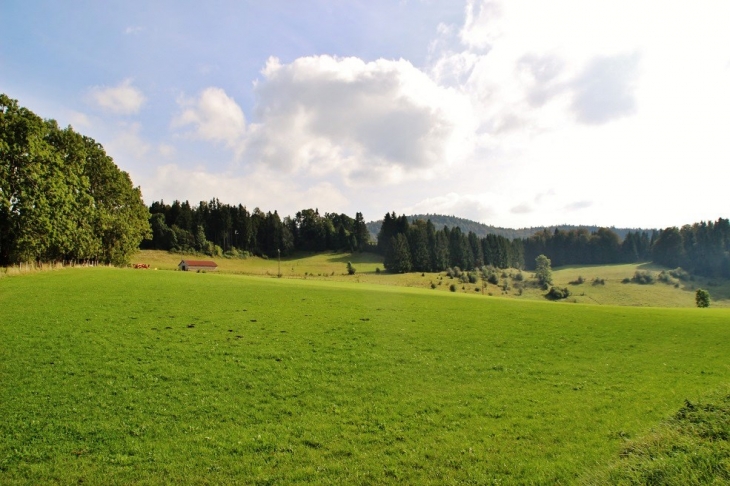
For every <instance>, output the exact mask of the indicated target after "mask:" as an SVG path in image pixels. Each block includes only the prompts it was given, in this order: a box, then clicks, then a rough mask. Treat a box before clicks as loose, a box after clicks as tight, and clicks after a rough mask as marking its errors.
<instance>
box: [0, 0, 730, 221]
mask: <svg viewBox="0 0 730 486" xmlns="http://www.w3.org/2000/svg"><path fill="white" fill-rule="evenodd" d="M201 5H203V4H201V3H200V2H192V1H173V0H160V1H136V0H127V1H124V2H117V1H109V2H93V1H80V0H68V1H64V2H59V1H44V0H32V1H28V0H22V1H17V0H4V1H3V2H1V3H0V22H1V23H2V25H3V28H2V29H0V92H3V93H5V94H7V95H8V96H10V97H11V98H13V99H17V100H18V101H19V103H20V105H21V106H25V107H27V108H29V109H30V110H32V111H34V112H35V113H36V114H38V115H40V116H42V117H43V118H53V119H55V120H57V121H58V122H59V124H60V125H61V126H67V125H71V126H72V127H73V128H74V129H75V130H76V131H78V132H80V133H82V134H84V135H87V136H90V137H92V138H94V139H95V140H96V141H97V142H99V143H101V144H103V145H104V147H105V149H106V151H107V153H108V154H109V155H111V156H112V157H113V159H114V161H115V162H116V164H117V165H118V166H119V167H120V168H121V169H122V170H124V171H126V172H128V173H129V174H130V176H131V178H132V181H133V183H134V184H135V186H140V187H141V189H142V193H143V197H144V199H145V202H146V203H147V204H150V203H152V202H153V201H159V200H164V201H165V202H167V203H171V202H172V201H173V200H176V199H177V200H181V201H184V200H189V201H190V202H191V203H192V204H197V202H198V201H201V200H205V201H208V200H210V199H212V198H218V199H219V200H220V201H221V202H224V203H228V204H239V203H240V204H243V205H245V206H247V207H248V208H249V209H250V210H253V209H254V208H255V207H258V208H260V209H261V210H263V211H274V210H278V212H279V214H280V215H281V216H282V217H283V216H285V215H294V214H295V213H296V212H297V211H299V210H301V209H306V208H317V209H319V211H320V213H325V212H330V213H346V214H348V215H350V216H353V217H354V215H355V213H356V212H362V213H363V215H364V217H365V219H366V220H367V221H371V220H377V219H381V218H382V217H383V215H384V214H385V213H386V212H392V211H395V212H396V213H397V214H415V213H437V214H446V215H455V216H459V217H464V218H468V219H472V220H475V221H480V222H483V223H486V224H491V225H495V226H502V227H511V228H521V227H531V226H542V225H554V224H585V225H600V226H616V227H632V228H663V227H668V226H681V225H684V224H691V223H694V222H698V221H702V220H705V221H707V220H716V219H717V218H719V217H725V218H726V217H728V216H730V197H728V194H729V193H730V191H729V190H728V188H729V187H730V29H728V28H727V19H729V18H730V2H716V1H699V2H688V1H687V2H685V1H675V0H665V1H661V2H659V1H650V0H647V1H636V0H631V1H624V0H610V1H609V0H606V1H604V0H591V1H590V2H586V1H582V0H553V1H550V2H545V1H544V0H509V1H507V0H504V1H501V0H494V1H480V0H466V1H457V0H392V1H386V0H368V1H365V0H353V1H348V0H330V1H325V0H313V1H308V2H301V1H294V0H289V1H285V0H267V1H266V2H261V1H258V0H238V1H234V0H217V1H216V0H213V1H210V2H205V4H204V6H201Z"/></svg>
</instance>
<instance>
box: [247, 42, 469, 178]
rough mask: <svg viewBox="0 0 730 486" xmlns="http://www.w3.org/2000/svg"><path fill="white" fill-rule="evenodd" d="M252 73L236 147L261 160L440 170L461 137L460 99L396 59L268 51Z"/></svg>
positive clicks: (325, 167) (389, 173)
mask: <svg viewBox="0 0 730 486" xmlns="http://www.w3.org/2000/svg"><path fill="white" fill-rule="evenodd" d="M262 75H263V79H262V80H260V81H259V82H258V83H257V85H256V88H255V95H256V102H257V105H256V110H255V115H256V118H257V123H256V124H255V125H252V126H251V129H252V130H251V133H250V135H249V136H248V137H247V138H246V142H245V146H244V149H245V150H244V152H245V154H246V156H247V157H248V158H249V159H251V160H260V161H261V162H263V163H264V164H266V165H267V166H268V167H272V168H277V169H284V170H292V171H297V170H302V171H305V172H308V173H312V174H320V175H321V174H326V173H330V172H333V171H334V172H337V173H339V174H342V175H343V176H344V177H345V178H346V179H347V180H348V181H349V182H350V183H357V182H363V180H365V179H368V180H370V181H375V180H377V181H385V182H394V181H398V180H402V179H403V178H407V177H428V176H430V175H433V174H434V173H435V172H438V171H439V170H443V169H444V168H445V167H447V166H448V165H449V164H450V163H453V162H454V161H455V160H458V158H459V157H460V156H462V155H463V153H464V149H465V148H467V147H468V144H469V143H470V142H469V134H470V132H473V129H474V126H473V115H472V113H471V109H470V106H469V104H468V99H466V98H465V97H464V96H462V95H460V94H459V93H457V92H456V91H454V90H451V89H448V88H444V87H441V86H439V85H437V84H436V83H435V82H434V81H433V80H432V79H431V78H430V77H429V76H428V75H427V74H425V73H424V72H422V71H420V70H418V69H416V68H415V67H414V66H413V65H412V64H411V63H409V62H407V61H404V60H399V61H389V60H384V59H379V60H377V61H373V62H364V61H362V60H361V59H357V58H335V57H331V56H317V57H307V58H299V59H297V60H295V61H294V62H292V63H290V64H281V63H280V62H279V61H278V60H277V59H275V58H271V59H269V61H268V63H267V65H266V67H265V68H264V70H263V71H262ZM470 124H471V125H472V126H470ZM467 150H468V148H467Z"/></svg>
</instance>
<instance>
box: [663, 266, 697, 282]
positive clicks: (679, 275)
mask: <svg viewBox="0 0 730 486" xmlns="http://www.w3.org/2000/svg"><path fill="white" fill-rule="evenodd" d="M669 275H671V276H672V277H674V278H676V279H677V280H681V281H683V282H686V281H688V280H690V279H691V278H692V276H691V275H690V274H689V272H688V271H686V270H684V269H682V267H677V268H675V269H674V270H670V271H669Z"/></svg>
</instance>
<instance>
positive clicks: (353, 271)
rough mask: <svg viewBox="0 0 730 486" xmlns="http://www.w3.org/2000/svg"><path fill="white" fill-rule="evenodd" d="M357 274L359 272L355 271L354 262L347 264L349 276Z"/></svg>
mask: <svg viewBox="0 0 730 486" xmlns="http://www.w3.org/2000/svg"><path fill="white" fill-rule="evenodd" d="M355 272H357V270H355V267H353V266H352V262H347V274H348V275H355Z"/></svg>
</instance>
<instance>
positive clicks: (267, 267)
mask: <svg viewBox="0 0 730 486" xmlns="http://www.w3.org/2000/svg"><path fill="white" fill-rule="evenodd" d="M182 258H193V259H200V258H202V257H199V256H197V257H196V256H191V255H188V256H183V255H178V254H174V253H169V252H164V251H154V250H143V251H140V252H139V253H138V254H137V255H136V257H135V261H138V262H144V263H148V264H150V265H152V267H153V268H159V269H160V270H174V269H176V268H177V264H178V263H179V262H180V260H181V259H182ZM205 258H207V257H205ZM215 261H216V263H218V265H219V271H220V272H221V273H232V274H244V275H260V276H270V277H275V276H276V275H277V274H278V272H279V262H278V261H277V260H276V259H262V258H258V257H250V258H246V259H227V258H216V259H215ZM348 261H350V262H352V264H353V266H354V267H355V268H356V270H357V272H356V273H355V275H347V270H346V265H347V262H348ZM378 269H380V270H382V269H383V265H382V258H381V257H380V256H378V255H374V254H371V253H353V254H350V253H319V254H297V255H292V256H289V257H286V258H282V259H281V274H282V277H283V278H286V279H306V280H321V281H336V282H355V283H361V284H365V283H367V284H378V285H390V286H397V287H413V288H421V289H428V290H431V291H433V292H449V288H450V286H451V284H455V285H456V291H457V292H458V293H466V294H479V295H483V296H484V297H490V296H491V297H495V296H501V297H508V298H513V299H520V300H540V301H543V300H545V292H544V291H543V290H541V289H539V288H537V287H536V286H535V285H534V280H533V279H532V278H531V276H532V273H530V272H519V271H518V270H514V269H513V270H506V271H505V272H504V276H501V274H500V278H499V282H498V284H496V285H494V284H486V286H484V287H483V286H482V281H481V280H480V281H478V282H477V283H476V284H469V283H462V282H459V281H458V279H450V278H449V277H448V275H446V273H445V272H441V273H423V274H421V273H408V274H401V275H393V274H388V273H385V272H382V271H381V272H378V271H377V270H378ZM661 270H662V267H658V266H653V265H651V264H621V265H600V266H585V267H564V268H558V269H555V270H554V272H553V278H554V283H555V285H557V286H559V287H568V288H569V289H570V290H571V293H572V295H571V296H570V297H569V298H568V299H567V300H566V301H567V302H572V303H583V304H600V305H625V306H642V307H695V300H694V299H695V294H694V292H695V290H696V289H697V288H705V289H708V290H709V291H710V294H711V296H712V299H713V302H712V306H713V307H730V282H726V281H721V280H712V279H705V278H697V279H696V280H693V281H687V282H680V281H672V283H670V284H666V283H661V282H657V283H655V284H653V285H638V284H634V283H631V284H624V283H622V281H623V280H624V279H626V278H631V277H633V275H634V274H635V273H636V271H648V272H652V273H653V274H655V275H658V274H659V273H660V272H661ZM519 273H522V277H523V278H524V281H523V282H519V281H518V280H517V278H518V274H519ZM579 277H583V279H584V280H585V282H584V283H583V284H581V285H573V284H571V283H570V282H575V281H577V280H578V278H579ZM596 279H601V280H603V282H604V283H603V284H601V285H594V284H593V282H594V280H596ZM505 283H506V284H507V290H504V288H505V285H504V284H505ZM432 284H433V287H434V288H433V289H431V287H432ZM675 284H678V286H676V287H675ZM520 287H524V288H523V289H522V290H520Z"/></svg>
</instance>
